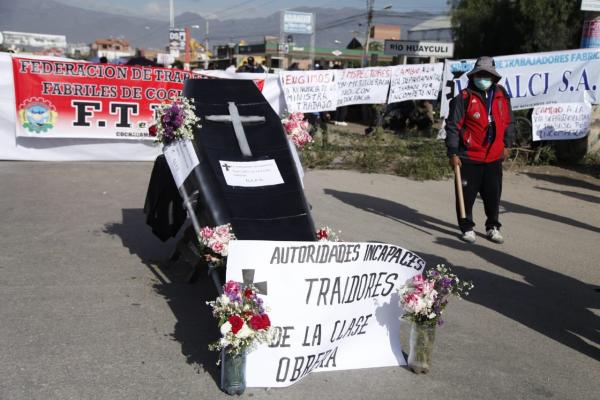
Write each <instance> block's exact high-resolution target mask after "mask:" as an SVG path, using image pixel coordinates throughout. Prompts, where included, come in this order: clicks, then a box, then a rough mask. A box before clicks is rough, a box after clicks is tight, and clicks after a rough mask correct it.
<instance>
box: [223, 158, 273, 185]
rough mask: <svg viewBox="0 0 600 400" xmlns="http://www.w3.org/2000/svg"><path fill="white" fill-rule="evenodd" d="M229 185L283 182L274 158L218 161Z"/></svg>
mask: <svg viewBox="0 0 600 400" xmlns="http://www.w3.org/2000/svg"><path fill="white" fill-rule="evenodd" d="M219 164H220V165H221V170H222V171H223V176H224V177H225V182H227V184H228V185H229V186H242V187H258V186H271V185H279V184H281V183H283V178H282V177H281V173H280V172H279V168H277V164H276V163H275V160H260V161H222V160H220V161H219Z"/></svg>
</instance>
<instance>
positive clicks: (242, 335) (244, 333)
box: [236, 323, 253, 338]
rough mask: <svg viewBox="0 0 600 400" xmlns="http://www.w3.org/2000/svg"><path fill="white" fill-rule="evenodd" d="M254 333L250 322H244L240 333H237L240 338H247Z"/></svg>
mask: <svg viewBox="0 0 600 400" xmlns="http://www.w3.org/2000/svg"><path fill="white" fill-rule="evenodd" d="M252 333H253V330H252V329H250V328H249V327H248V324H246V323H244V325H243V326H242V328H241V329H240V330H239V331H238V333H237V334H236V335H237V337H239V338H245V337H248V336H251V335H252Z"/></svg>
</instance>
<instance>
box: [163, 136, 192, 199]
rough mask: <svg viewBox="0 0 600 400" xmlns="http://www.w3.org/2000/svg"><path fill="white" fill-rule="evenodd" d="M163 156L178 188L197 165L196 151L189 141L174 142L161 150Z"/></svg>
mask: <svg viewBox="0 0 600 400" xmlns="http://www.w3.org/2000/svg"><path fill="white" fill-rule="evenodd" d="M163 154H164V155H165V158H166V159H167V164H168V165H169V169H170V170H171V174H172V175H173V179H174V180H175V185H177V188H180V187H181V185H183V182H184V181H185V178H187V177H188V175H189V174H190V172H192V170H193V169H194V168H195V167H196V165H198V164H199V161H198V156H197V155H196V150H194V145H193V144H192V142H191V140H176V141H175V142H173V143H171V144H168V145H166V146H165V147H164V148H163Z"/></svg>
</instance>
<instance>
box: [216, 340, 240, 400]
mask: <svg viewBox="0 0 600 400" xmlns="http://www.w3.org/2000/svg"><path fill="white" fill-rule="evenodd" d="M221 390H223V391H224V392H225V393H227V394H229V395H232V396H233V395H234V394H237V395H240V394H242V393H244V391H245V390H246V353H245V352H243V351H242V352H240V353H238V354H231V353H229V352H228V351H227V349H224V350H222V351H221Z"/></svg>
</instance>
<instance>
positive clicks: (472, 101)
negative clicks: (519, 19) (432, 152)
mask: <svg viewBox="0 0 600 400" xmlns="http://www.w3.org/2000/svg"><path fill="white" fill-rule="evenodd" d="M467 76H468V77H469V84H468V86H467V88H466V89H463V90H461V92H460V93H459V94H458V96H456V97H455V98H454V99H452V101H451V102H450V112H449V114H448V117H447V118H446V147H447V149H448V157H449V161H450V166H452V167H455V166H457V165H458V166H459V167H460V171H461V175H462V185H463V193H464V202H465V204H464V206H465V211H466V218H461V217H460V213H459V205H458V195H457V198H456V214H457V218H458V226H459V227H460V230H461V232H462V239H463V240H464V241H465V242H468V243H473V242H475V232H474V231H473V228H474V227H475V223H474V222H473V203H475V198H476V197H477V193H479V194H480V195H481V198H482V200H483V206H484V209H485V215H486V217H487V219H486V221H485V229H486V234H487V237H488V239H490V240H491V241H493V242H496V243H502V242H504V238H503V237H502V234H501V233H500V226H501V224H500V221H499V218H498V214H499V207H500V195H501V193H502V161H503V160H504V159H505V158H508V156H509V155H510V150H509V149H508V147H510V144H511V143H512V140H513V138H514V136H515V135H514V123H513V115H512V108H511V105H510V98H509V96H508V94H507V93H506V90H505V89H504V88H503V87H502V86H500V85H499V84H498V81H499V80H500V78H501V76H500V74H498V72H497V71H496V68H495V63H494V59H493V58H491V57H480V58H478V59H477V61H476V62H475V66H474V67H473V69H472V70H471V71H470V72H469V73H468V74H467Z"/></svg>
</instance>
